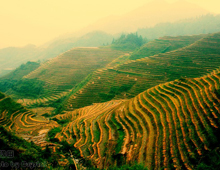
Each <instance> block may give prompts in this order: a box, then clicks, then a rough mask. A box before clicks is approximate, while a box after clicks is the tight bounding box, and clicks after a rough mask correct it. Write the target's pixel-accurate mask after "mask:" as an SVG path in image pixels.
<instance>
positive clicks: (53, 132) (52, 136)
mask: <svg viewBox="0 0 220 170" xmlns="http://www.w3.org/2000/svg"><path fill="white" fill-rule="evenodd" d="M59 132H61V128H60V127H55V128H53V129H51V130H50V131H49V132H48V138H49V141H51V142H58V141H59V140H58V139H57V138H55V136H56V134H57V133H59Z"/></svg>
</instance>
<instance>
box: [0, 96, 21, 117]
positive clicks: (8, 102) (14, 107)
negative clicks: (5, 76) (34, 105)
mask: <svg viewBox="0 0 220 170" xmlns="http://www.w3.org/2000/svg"><path fill="white" fill-rule="evenodd" d="M4 110H7V111H8V114H7V116H8V117H9V116H10V115H11V114H12V113H14V112H16V111H18V110H20V111H25V108H24V107H23V106H22V105H21V104H19V103H16V102H15V101H14V100H12V99H11V98H9V97H7V98H5V99H3V100H2V101H1V103H0V111H4Z"/></svg>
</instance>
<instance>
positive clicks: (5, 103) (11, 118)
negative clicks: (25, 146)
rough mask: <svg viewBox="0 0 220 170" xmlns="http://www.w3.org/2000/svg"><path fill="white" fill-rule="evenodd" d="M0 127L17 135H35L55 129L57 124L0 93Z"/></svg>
mask: <svg viewBox="0 0 220 170" xmlns="http://www.w3.org/2000/svg"><path fill="white" fill-rule="evenodd" d="M0 125H1V126H4V127H5V128H6V129H7V130H9V131H13V132H15V133H16V134H17V135H22V134H23V135H24V134H26V135H27V134H29V135H33V134H34V135H37V134H38V133H39V132H40V131H41V130H45V129H46V130H48V129H51V128H53V127H56V126H57V123H56V122H54V121H50V120H47V119H45V118H44V117H43V116H41V115H39V114H36V113H34V112H32V111H31V110H28V109H27V108H25V107H24V106H22V105H21V104H19V103H16V102H15V101H14V100H12V99H11V98H10V97H9V96H6V95H4V94H3V93H1V92H0ZM37 142H39V141H37ZM42 144H43V143H42ZM44 144H45V143H44Z"/></svg>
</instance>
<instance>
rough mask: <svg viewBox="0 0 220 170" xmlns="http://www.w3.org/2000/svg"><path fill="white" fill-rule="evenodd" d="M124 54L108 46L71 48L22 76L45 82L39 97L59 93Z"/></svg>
mask: <svg viewBox="0 0 220 170" xmlns="http://www.w3.org/2000/svg"><path fill="white" fill-rule="evenodd" d="M124 54H125V52H121V51H117V50H112V49H110V48H101V47H100V48H73V49H71V50H68V51H66V52H64V53H62V54H60V55H59V56H57V57H55V58H54V59H52V60H49V61H48V62H46V63H44V64H42V65H41V66H40V67H38V68H37V69H36V70H34V71H32V72H30V73H29V74H28V75H26V76H24V77H23V78H24V79H35V78H37V79H38V80H40V81H43V82H44V83H45V84H44V91H43V94H41V96H39V97H42V98H44V97H48V96H54V95H59V94H61V93H62V92H66V91H68V90H71V89H72V88H73V87H74V86H75V85H76V84H78V83H80V82H81V81H82V80H83V79H84V78H85V77H87V76H88V75H89V74H90V73H92V72H93V71H95V70H97V69H100V68H103V67H105V66H106V65H107V64H109V63H111V62H112V61H113V60H115V59H117V58H118V57H120V56H123V55H124Z"/></svg>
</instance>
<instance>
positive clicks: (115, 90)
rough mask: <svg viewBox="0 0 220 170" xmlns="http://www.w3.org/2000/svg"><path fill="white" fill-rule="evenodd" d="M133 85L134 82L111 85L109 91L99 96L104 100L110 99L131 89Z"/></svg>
mask: <svg viewBox="0 0 220 170" xmlns="http://www.w3.org/2000/svg"><path fill="white" fill-rule="evenodd" d="M132 86H133V84H124V85H122V86H115V87H111V88H110V91H109V93H99V97H100V98H101V99H102V100H103V101H109V100H111V99H113V98H114V97H115V96H116V95H118V94H121V93H123V92H127V91H129V90H130V89H131V88H132Z"/></svg>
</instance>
